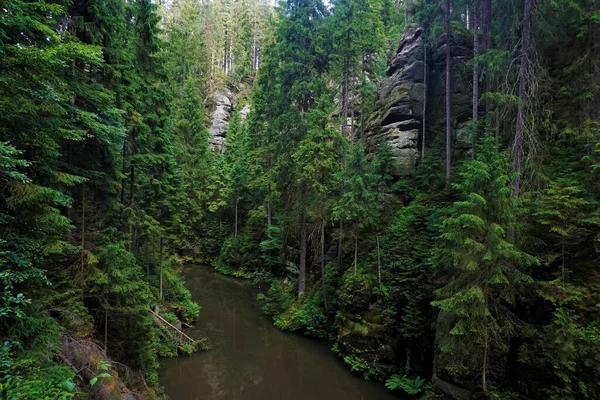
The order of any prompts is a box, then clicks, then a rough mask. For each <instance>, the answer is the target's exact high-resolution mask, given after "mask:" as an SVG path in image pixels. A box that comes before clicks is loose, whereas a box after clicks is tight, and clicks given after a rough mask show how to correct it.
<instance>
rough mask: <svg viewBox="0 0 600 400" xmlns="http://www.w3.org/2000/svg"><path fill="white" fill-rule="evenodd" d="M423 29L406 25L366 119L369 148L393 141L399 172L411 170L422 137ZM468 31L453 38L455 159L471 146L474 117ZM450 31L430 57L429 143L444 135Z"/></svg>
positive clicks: (418, 155) (391, 144) (395, 161)
mask: <svg viewBox="0 0 600 400" xmlns="http://www.w3.org/2000/svg"><path fill="white" fill-rule="evenodd" d="M422 36H423V30H422V29H421V28H420V27H419V26H418V25H415V24H411V25H410V26H408V27H407V28H406V29H405V31H404V33H403V35H402V37H401V39H400V42H399V43H398V48H397V50H396V53H395V55H394V56H393V57H392V61H391V62H390V65H389V67H388V69H387V71H386V78H385V79H384V80H383V81H382V82H381V83H380V85H379V88H378V90H377V97H376V101H375V105H374V109H373V112H372V114H371V116H370V118H369V119H368V123H367V126H366V130H367V143H366V147H367V151H368V152H374V151H376V150H377V148H378V147H379V146H380V145H381V144H382V143H384V142H387V143H389V144H390V146H391V147H392V153H393V154H394V164H395V165H394V168H393V171H394V172H393V173H394V175H395V176H396V177H401V176H407V175H410V174H411V173H412V171H413V170H414V168H415V167H416V165H417V163H418V161H419V157H420V152H419V151H420V147H421V143H422V141H423V137H422V135H423V133H422V126H423V125H422V124H423V105H424V100H425V99H424V98H423V97H424V93H423V92H424V90H423V89H424V79H423V78H424V75H423V59H424V57H423V51H424V47H423V37H422ZM471 40H472V39H470V38H469V37H467V36H461V35H456V36H454V37H453V40H452V47H451V55H452V102H453V107H452V110H453V159H456V158H459V157H460V156H461V155H464V154H466V153H469V152H470V151H471V139H470V137H469V133H468V126H467V122H468V121H469V120H470V118H471V112H472V106H471V101H472V98H471V79H472V77H471V75H470V71H469V69H468V68H465V65H464V64H465V62H468V60H469V58H470V57H471V56H472V47H471V46H472V44H471ZM446 44H447V38H446V35H442V37H441V38H440V39H439V40H438V41H437V42H435V43H432V45H431V49H430V52H431V55H430V56H428V57H427V60H428V66H427V70H428V79H427V81H428V82H427V83H428V87H427V115H426V116H425V118H426V122H427V132H426V145H428V144H430V143H432V142H433V141H434V139H435V138H436V136H437V135H440V134H441V135H444V132H445V124H446V110H445V97H446V83H445V73H446V55H445V51H446Z"/></svg>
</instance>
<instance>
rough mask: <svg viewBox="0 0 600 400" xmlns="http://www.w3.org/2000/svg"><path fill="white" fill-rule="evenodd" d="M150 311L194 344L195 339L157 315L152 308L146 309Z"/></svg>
mask: <svg viewBox="0 0 600 400" xmlns="http://www.w3.org/2000/svg"><path fill="white" fill-rule="evenodd" d="M148 311H150V312H151V313H152V315H154V316H155V317H156V318H158V319H159V320H160V321H162V322H164V323H165V324H167V325H168V326H169V327H170V328H172V329H173V330H175V331H176V332H177V333H179V334H180V335H181V336H183V337H184V338H186V339H187V340H189V341H190V342H192V343H193V344H196V341H195V340H194V339H192V338H191V337H189V336H188V335H186V334H185V333H183V332H182V331H181V330H180V329H178V328H177V327H176V326H174V325H173V324H171V323H170V322H169V321H167V320H166V319H164V318H163V317H161V316H160V315H158V314H157V313H155V312H154V311H152V310H148Z"/></svg>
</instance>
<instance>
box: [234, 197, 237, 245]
mask: <svg viewBox="0 0 600 400" xmlns="http://www.w3.org/2000/svg"><path fill="white" fill-rule="evenodd" d="M237 233H238V199H237V197H236V199H235V225H234V226H233V237H234V238H236V239H237Z"/></svg>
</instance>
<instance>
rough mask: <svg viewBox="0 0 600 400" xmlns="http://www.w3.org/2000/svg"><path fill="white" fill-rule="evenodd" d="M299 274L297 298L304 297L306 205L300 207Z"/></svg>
mask: <svg viewBox="0 0 600 400" xmlns="http://www.w3.org/2000/svg"><path fill="white" fill-rule="evenodd" d="M300 218H301V219H302V221H300V274H299V276H298V297H302V296H303V295H304V290H305V288H306V205H304V204H303V205H302V216H301V217H300Z"/></svg>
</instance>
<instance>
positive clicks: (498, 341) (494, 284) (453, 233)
mask: <svg viewBox="0 0 600 400" xmlns="http://www.w3.org/2000/svg"><path fill="white" fill-rule="evenodd" d="M479 149H480V150H479V152H478V153H477V156H476V157H475V159H474V160H472V161H468V162H466V163H465V165H464V166H463V171H462V172H461V173H460V177H461V183H457V184H455V185H454V187H455V189H456V190H457V191H458V192H459V193H460V194H461V200H459V201H457V202H455V203H454V204H453V205H452V206H451V207H450V209H449V210H448V216H447V217H446V218H445V220H444V223H443V226H442V233H441V235H440V238H439V240H440V244H439V245H438V246H437V247H436V249H435V254H434V257H435V258H434V260H435V264H436V265H437V266H438V267H439V268H440V269H441V270H442V271H445V272H447V275H446V277H447V278H446V283H445V285H444V286H443V287H442V288H440V289H438V290H437V291H436V294H437V296H438V300H436V301H434V302H433V303H432V304H433V305H434V306H436V307H439V308H440V309H441V310H442V311H444V312H447V313H450V314H452V315H453V316H454V317H455V322H454V324H453V326H452V329H451V330H450V335H452V336H453V337H455V338H456V339H457V341H458V342H463V343H464V342H465V341H470V342H472V343H475V344H476V345H477V346H478V349H479V350H480V352H479V353H476V354H477V357H478V359H481V377H482V381H481V385H482V389H483V391H484V392H485V393H487V392H488V389H489V388H488V382H487V369H488V361H489V356H490V353H491V352H492V351H493V350H495V349H499V350H506V344H505V343H506V340H507V337H508V336H509V335H511V334H512V333H514V330H515V326H514V321H515V316H514V315H512V314H511V312H510V311H509V310H510V309H511V307H510V306H513V305H514V303H515V296H516V292H517V286H518V285H520V284H523V283H528V282H531V278H530V277H529V276H528V275H527V274H526V271H525V268H526V267H527V266H529V265H533V264H535V263H536V262H537V260H536V259H535V258H534V257H533V256H531V255H528V254H527V253H525V252H523V251H522V250H520V249H519V248H517V247H516V246H515V245H514V244H513V243H510V242H508V241H507V233H508V231H509V230H510V229H514V226H515V216H516V215H517V213H518V209H517V204H516V202H515V200H514V199H512V197H511V196H510V190H511V187H510V176H509V175H508V173H507V167H508V165H507V159H506V155H505V154H503V153H501V152H499V151H498V150H497V148H496V145H495V144H494V139H493V138H492V137H490V136H487V137H484V138H483V139H482V141H481V143H480V145H479Z"/></svg>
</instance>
